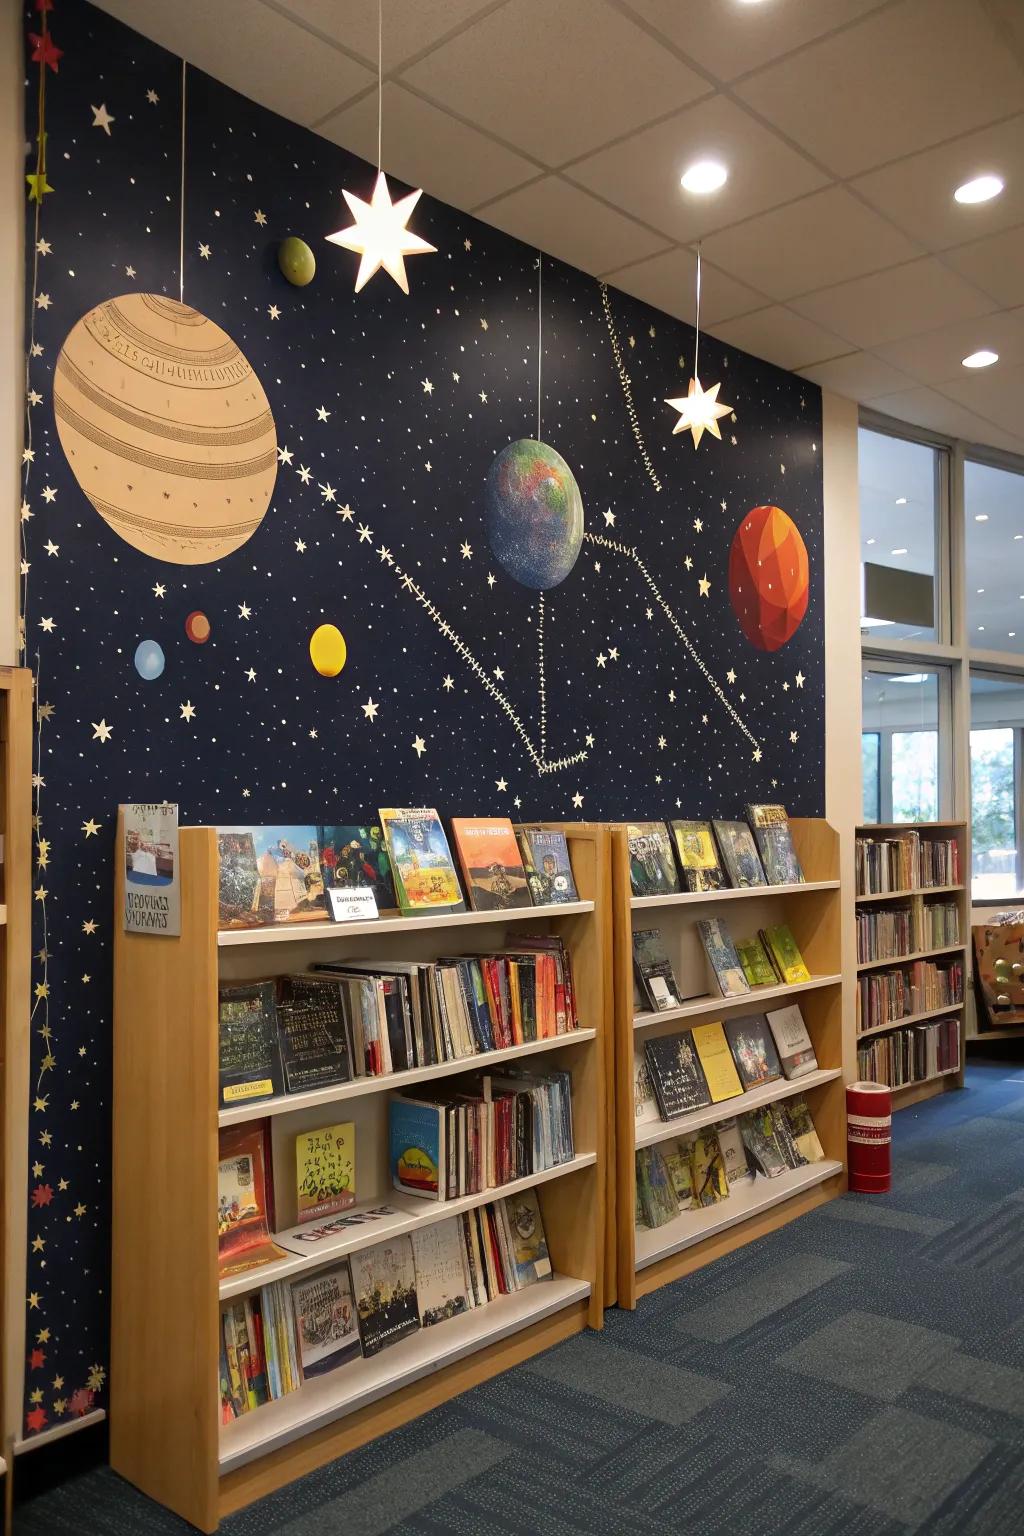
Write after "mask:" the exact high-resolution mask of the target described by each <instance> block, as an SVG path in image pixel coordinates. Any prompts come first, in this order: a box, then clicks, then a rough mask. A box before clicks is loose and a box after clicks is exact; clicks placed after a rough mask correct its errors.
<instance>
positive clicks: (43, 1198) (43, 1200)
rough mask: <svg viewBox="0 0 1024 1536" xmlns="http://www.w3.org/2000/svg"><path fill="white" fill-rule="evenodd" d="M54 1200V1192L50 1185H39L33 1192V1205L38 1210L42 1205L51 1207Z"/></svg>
mask: <svg viewBox="0 0 1024 1536" xmlns="http://www.w3.org/2000/svg"><path fill="white" fill-rule="evenodd" d="M52 1199H53V1190H52V1188H51V1187H50V1185H49V1184H37V1185H36V1187H35V1189H34V1190H33V1191H32V1204H33V1205H34V1206H36V1208H37V1209H38V1207H39V1206H41V1205H49V1203H50V1201H51V1200H52Z"/></svg>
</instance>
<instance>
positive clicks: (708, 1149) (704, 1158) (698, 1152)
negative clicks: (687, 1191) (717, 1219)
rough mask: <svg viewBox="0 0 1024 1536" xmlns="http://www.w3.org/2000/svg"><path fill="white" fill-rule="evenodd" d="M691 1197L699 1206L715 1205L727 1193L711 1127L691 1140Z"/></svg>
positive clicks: (725, 1181) (720, 1157)
mask: <svg viewBox="0 0 1024 1536" xmlns="http://www.w3.org/2000/svg"><path fill="white" fill-rule="evenodd" d="M692 1157H693V1196H694V1199H695V1200H696V1202H697V1204H698V1205H700V1206H705V1205H717V1204H718V1202H719V1201H720V1200H724V1199H725V1198H726V1196H727V1195H728V1193H729V1184H728V1181H727V1179H726V1177H725V1162H724V1159H723V1157H722V1149H721V1147H720V1146H719V1144H718V1136H717V1133H716V1132H715V1130H714V1128H713V1127H710V1128H709V1129H708V1130H704V1131H700V1132H699V1133H698V1134H697V1135H696V1136H695V1137H694V1138H693V1153H692Z"/></svg>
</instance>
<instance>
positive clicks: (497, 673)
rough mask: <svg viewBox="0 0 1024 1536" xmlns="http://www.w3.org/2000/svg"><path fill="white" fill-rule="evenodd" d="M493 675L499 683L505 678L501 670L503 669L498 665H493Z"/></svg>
mask: <svg viewBox="0 0 1024 1536" xmlns="http://www.w3.org/2000/svg"><path fill="white" fill-rule="evenodd" d="M494 675H495V677H496V678H497V679H498V682H499V683H501V682H504V679H505V674H504V672H503V671H502V670H501V668H500V667H495V669H494Z"/></svg>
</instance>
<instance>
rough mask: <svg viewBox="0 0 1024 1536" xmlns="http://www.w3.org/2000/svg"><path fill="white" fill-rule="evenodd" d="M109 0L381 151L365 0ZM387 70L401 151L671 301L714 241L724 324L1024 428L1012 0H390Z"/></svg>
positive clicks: (970, 432)
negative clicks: (985, 183) (973, 367)
mask: <svg viewBox="0 0 1024 1536" xmlns="http://www.w3.org/2000/svg"><path fill="white" fill-rule="evenodd" d="M102 3H103V8H104V9H105V10H108V11H110V12H111V13H112V14H114V15H116V16H118V17H120V18H121V19H122V20H123V21H126V22H128V23H129V24H130V25H132V26H134V27H136V28H137V29H139V30H140V31H142V32H144V33H146V34H147V35H148V36H150V37H152V38H154V39H155V40H156V41H157V42H159V43H162V44H164V46H166V47H168V48H171V49H173V50H174V51H175V52H177V53H183V54H184V55H185V56H186V57H187V58H188V59H190V60H191V61H192V62H193V63H195V64H197V65H198V66H199V67H200V68H202V69H205V70H207V71H208V72H209V73H210V74H213V75H215V76H217V77H218V78H220V79H222V80H224V81H225V82H226V83H227V84H229V85H231V86H233V87H235V89H237V90H239V91H242V92H244V93H245V94H246V95H248V96H251V97H253V98H255V99H256V100H258V101H260V102H262V103H264V104H265V105H266V106H269V107H271V108H273V109H274V110H275V111H277V112H281V113H284V114H285V115H286V116H288V117H291V118H293V119H294V120H295V121H297V122H301V123H304V124H306V125H307V126H308V127H311V128H314V129H315V130H316V131H317V132H318V133H321V134H323V135H324V136H325V137H326V138H328V139H331V140H333V141H334V142H335V143H338V144H341V145H344V146H345V148H347V149H351V150H354V151H355V152H357V153H358V154H361V155H364V156H366V157H367V158H374V157H375V153H376V97H375V92H376V62H377V61H376V42H377V5H376V0H219V3H218V4H217V5H216V6H210V5H209V4H208V3H207V0H173V3H169V0H102ZM384 75H385V87H384V128H385V137H384V165H385V169H386V170H388V171H390V172H392V173H394V174H395V175H396V176H398V177H400V178H402V179H403V180H405V181H407V182H411V183H414V184H415V185H417V186H423V187H425V188H426V190H427V191H428V192H431V193H433V194H434V195H435V196H438V197H441V198H444V199H445V200H446V201H448V202H450V203H453V204H454V205H455V206H457V207H460V208H464V209H466V210H469V211H471V212H473V213H475V214H477V215H478V216H479V217H480V218H482V219H485V220H487V221H488V222H490V223H492V224H495V225H497V226H498V227H499V228H501V229H504V230H507V231H508V232H509V233H511V234H514V235H517V236H519V237H520V238H522V239H524V240H528V241H530V242H532V243H534V244H536V245H539V246H541V247H542V248H543V249H544V250H546V251H548V252H550V253H551V254H553V255H555V256H559V257H562V258H563V259H564V260H566V261H569V262H572V263H574V264H575V265H576V266H579V267H582V268H583V269H584V270H585V271H587V272H592V273H594V274H595V275H598V276H601V277H604V278H607V280H608V281H609V282H611V283H614V284H616V285H617V286H618V287H620V288H622V289H625V290H626V291H627V292H628V293H632V294H635V295H636V296H638V297H639V298H642V299H645V300H647V301H648V302H650V303H652V304H655V305H657V306H659V307H660V308H662V309H665V310H668V311H669V312H671V313H673V314H677V315H679V316H681V317H682V318H684V319H691V318H692V295H693V273H694V255H693V252H694V250H695V249H696V242H697V241H698V240H701V241H702V242H703V256H704V273H705V286H704V310H703V318H704V321H705V324H707V325H708V327H709V328H710V329H711V330H713V331H714V332H715V333H716V334H717V335H718V336H720V337H721V338H723V339H724V340H726V341H728V342H730V343H732V344H733V345H735V346H739V347H742V348H745V349H746V350H748V351H750V352H754V353H756V354H758V355H759V356H761V357H766V358H769V359H770V360H771V361H773V362H776V363H779V364H780V365H781V366H783V367H786V368H793V369H797V370H799V371H800V372H802V373H804V374H806V376H807V377H808V378H811V379H814V380H815V381H816V382H818V383H819V384H822V385H824V386H826V387H827V388H830V389H834V390H837V391H839V392H840V393H842V394H847V395H850V396H852V397H853V398H856V399H858V400H861V401H864V402H867V403H870V404H871V405H872V406H873V407H875V408H876V409H878V410H881V411H885V412H888V413H889V414H891V415H894V416H898V417H900V418H902V419H903V420H906V421H911V422H914V423H917V424H919V425H922V426H926V427H932V428H934V429H936V430H939V431H944V432H951V433H954V434H956V435H957V436H960V437H964V438H966V439H968V440H969V441H973V442H981V443H987V444H990V445H992V446H995V447H999V448H1008V449H1013V450H1015V451H1018V452H1024V0H760V3H744V0H384ZM708 154H710V155H714V156H715V157H717V158H720V159H722V160H723V161H725V162H726V163H727V164H728V166H729V170H730V177H729V181H728V183H727V185H726V186H725V187H724V188H723V189H722V191H721V192H719V193H717V194H715V195H713V196H711V197H706V198H693V197H689V196H687V195H686V194H685V193H683V192H682V191H681V190H680V187H679V175H680V172H681V170H682V169H683V168H684V167H685V166H686V165H687V164H688V163H689V161H690V160H692V159H694V158H697V157H699V156H703V155H708ZM986 171H997V172H999V173H1000V174H1001V175H1002V176H1003V177H1004V179H1005V181H1006V191H1005V192H1004V194H1003V195H1002V197H1000V198H998V199H997V200H996V201H994V202H992V203H989V204H985V205H981V206H976V207H962V206H960V205H959V204H957V203H956V202H954V200H953V196H952V193H953V189H954V188H955V187H956V186H957V185H958V184H959V183H960V182H962V181H964V180H966V179H968V178H969V177H970V176H973V175H978V174H979V173H981V172H986ZM982 347H990V348H992V349H993V350H994V351H997V352H999V353H1000V362H999V363H998V364H997V365H996V366H995V367H994V368H990V369H987V370H985V371H983V372H978V373H971V372H969V371H967V370H965V369H964V368H963V367H962V366H961V359H962V358H963V357H964V356H965V355H966V354H967V353H968V352H972V351H976V350H978V349H979V348H982Z"/></svg>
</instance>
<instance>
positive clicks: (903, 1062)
mask: <svg viewBox="0 0 1024 1536" xmlns="http://www.w3.org/2000/svg"><path fill="white" fill-rule="evenodd" d="M959 1066H960V1020H959V1019H958V1018H950V1019H939V1020H937V1021H936V1022H935V1023H933V1024H915V1025H912V1026H911V1027H910V1028H908V1029H898V1030H895V1031H894V1032H893V1033H892V1034H891V1035H879V1036H878V1037H877V1038H876V1039H874V1040H872V1041H871V1042H870V1043H869V1044H867V1045H861V1046H858V1047H857V1073H858V1076H860V1077H862V1078H865V1079H866V1080H868V1081H872V1082H884V1083H887V1084H888V1085H889V1086H890V1087H891V1088H902V1087H905V1086H906V1085H907V1084H908V1083H917V1082H923V1081H925V1080H927V1079H928V1078H929V1077H935V1076H937V1075H938V1074H939V1073H941V1072H952V1071H955V1070H956V1069H957V1068H958V1067H959Z"/></svg>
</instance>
